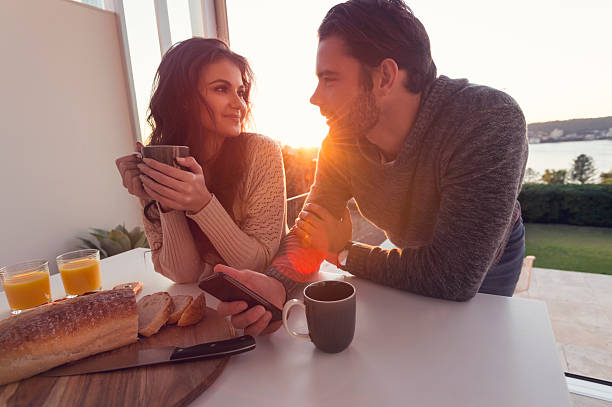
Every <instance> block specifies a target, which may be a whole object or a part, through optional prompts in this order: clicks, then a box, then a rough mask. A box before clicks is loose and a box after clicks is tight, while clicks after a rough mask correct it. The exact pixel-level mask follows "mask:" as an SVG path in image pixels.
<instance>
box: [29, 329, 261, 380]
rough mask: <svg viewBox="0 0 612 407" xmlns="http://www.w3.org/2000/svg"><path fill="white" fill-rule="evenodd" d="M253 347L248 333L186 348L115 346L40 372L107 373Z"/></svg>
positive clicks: (253, 340) (232, 353)
mask: <svg viewBox="0 0 612 407" xmlns="http://www.w3.org/2000/svg"><path fill="white" fill-rule="evenodd" d="M253 349H255V339H254V338H253V337H252V336H250V335H244V336H240V337H238V338H232V339H227V340H224V341H217V342H207V343H201V344H199V345H194V346H190V347H188V348H177V347H174V346H164V347H159V348H153V349H129V348H127V349H117V350H114V351H111V352H107V353H103V354H99V355H94V356H90V357H88V358H86V359H81V360H78V361H76V362H72V363H68V364H65V365H62V366H59V367H56V368H55V369H51V370H48V371H46V372H44V373H42V374H41V375H42V376H73V375H80V374H87V373H99V372H108V371H111V370H119V369H127V368H129V367H138V366H147V365H155V364H160V363H171V362H181V361H185V360H196V359H213V358H221V357H226V356H231V355H237V354H239V353H243V352H248V351H250V350H253Z"/></svg>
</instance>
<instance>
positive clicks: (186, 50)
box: [144, 38, 253, 260]
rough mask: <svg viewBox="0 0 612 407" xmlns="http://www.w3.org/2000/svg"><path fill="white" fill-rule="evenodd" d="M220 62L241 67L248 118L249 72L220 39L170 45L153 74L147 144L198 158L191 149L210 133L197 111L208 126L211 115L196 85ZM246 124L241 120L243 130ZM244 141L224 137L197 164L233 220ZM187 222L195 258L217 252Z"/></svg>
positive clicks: (242, 168) (147, 213) (146, 211)
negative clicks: (208, 158) (182, 149)
mask: <svg viewBox="0 0 612 407" xmlns="http://www.w3.org/2000/svg"><path fill="white" fill-rule="evenodd" d="M220 59H227V60H229V61H230V62H232V63H234V64H235V65H236V66H237V67H238V68H239V69H240V72H241V74H242V82H243V85H244V100H245V103H246V105H247V114H246V116H247V119H248V118H249V117H250V113H251V104H250V99H249V96H250V91H251V85H252V83H253V73H252V71H251V68H250V66H249V63H248V62H247V60H246V59H245V58H244V57H242V56H240V55H238V54H236V53H234V52H232V51H231V50H230V49H229V48H228V46H227V45H226V44H225V43H224V42H222V41H220V40H217V39H214V38H191V39H188V40H185V41H182V42H179V43H177V44H175V45H174V46H172V47H171V48H170V49H169V50H168V52H166V54H165V55H164V57H163V58H162V61H161V63H160V65H159V68H158V69H157V73H156V74H155V81H154V83H153V95H152V96H151V102H150V104H149V115H148V117H147V122H148V123H149V125H150V126H151V129H152V130H153V131H152V133H151V139H150V142H149V145H164V144H165V145H186V146H189V148H190V152H191V155H193V156H194V157H195V158H196V159H198V155H200V157H202V156H203V155H202V154H199V153H201V152H198V151H194V150H195V149H196V148H202V147H201V146H203V145H204V146H206V145H207V143H206V140H207V138H208V140H210V139H211V136H212V134H210V133H211V130H210V129H205V127H204V123H203V122H202V109H203V108H204V109H207V110H208V112H209V114H210V117H211V118H212V120H213V122H214V113H213V111H212V109H211V107H210V106H209V105H208V104H207V103H206V100H205V99H204V97H203V96H202V94H201V93H200V91H199V88H198V82H199V79H200V74H201V72H202V69H203V68H204V67H206V66H207V65H208V64H211V63H213V62H216V61H218V60H220ZM245 121H246V119H245ZM245 121H243V122H242V126H243V130H244V125H245ZM246 138H247V135H246V134H244V133H241V134H240V135H239V136H238V137H228V138H225V139H224V142H223V145H222V146H221V149H220V151H219V152H218V154H216V158H215V159H214V160H213V161H212V162H200V161H202V160H201V159H200V160H198V164H200V165H201V166H202V168H203V169H204V174H205V176H206V187H207V188H208V190H209V191H210V192H211V193H213V194H214V195H215V196H216V197H217V199H218V200H219V202H220V203H221V205H222V206H223V207H224V208H225V210H226V211H227V212H228V213H229V214H230V216H231V217H232V219H235V214H234V212H233V209H232V207H233V203H234V200H235V199H236V194H237V192H238V185H239V183H240V181H241V180H242V178H243V176H244V173H245V170H246ZM208 145H210V143H209V144H208ZM153 203H154V202H150V203H149V204H147V205H146V206H145V208H144V214H145V217H146V218H147V219H149V220H150V221H159V218H157V219H156V218H155V217H154V216H153V215H151V213H150V209H151V205H152V204H153ZM188 223H189V228H190V230H191V233H192V235H193V238H194V240H195V242H196V246H197V248H198V252H199V253H200V257H201V258H202V259H203V260H204V257H205V255H206V254H207V253H209V252H211V251H213V252H215V253H216V250H215V248H214V247H213V246H212V244H211V242H210V240H209V239H208V237H207V236H206V235H205V234H204V233H203V232H202V230H201V229H200V228H199V227H198V226H197V224H196V223H195V222H194V221H193V220H191V219H188ZM217 254H218V253H217Z"/></svg>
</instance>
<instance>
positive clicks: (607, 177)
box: [599, 170, 612, 184]
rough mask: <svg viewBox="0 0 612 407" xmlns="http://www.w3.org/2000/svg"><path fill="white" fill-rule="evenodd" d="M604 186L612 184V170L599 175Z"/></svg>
mask: <svg viewBox="0 0 612 407" xmlns="http://www.w3.org/2000/svg"><path fill="white" fill-rule="evenodd" d="M599 178H601V183H602V184H612V170H610V171H608V172H602V173H601V174H599Z"/></svg>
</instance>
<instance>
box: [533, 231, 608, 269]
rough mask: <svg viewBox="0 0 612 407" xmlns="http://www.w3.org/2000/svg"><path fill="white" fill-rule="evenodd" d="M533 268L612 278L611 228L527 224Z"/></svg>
mask: <svg viewBox="0 0 612 407" xmlns="http://www.w3.org/2000/svg"><path fill="white" fill-rule="evenodd" d="M525 229H526V246H527V253H526V255H534V256H536V259H535V262H534V267H543V268H552V269H558V270H571V271H584V272H588V273H599V274H610V275H612V228H599V227H587V226H570V225H550V224H541V223H526V224H525Z"/></svg>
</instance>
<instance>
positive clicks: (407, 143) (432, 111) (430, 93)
mask: <svg viewBox="0 0 612 407" xmlns="http://www.w3.org/2000/svg"><path fill="white" fill-rule="evenodd" d="M467 85H468V81H467V79H450V78H448V77H447V76H440V77H438V78H437V79H436V80H435V81H434V82H432V83H431V85H429V87H427V88H426V89H425V90H424V91H423V97H422V98H421V105H420V106H419V110H418V112H417V117H416V119H415V121H414V124H413V125H412V128H411V129H410V132H409V133H408V134H407V135H406V138H405V139H404V146H403V148H402V149H401V150H400V152H399V154H398V155H397V158H396V159H395V160H394V161H391V162H387V163H382V162H381V160H380V155H379V152H378V148H377V147H376V146H375V145H373V144H371V143H370V142H368V141H367V140H361V139H360V140H359V149H360V150H361V153H362V155H363V156H364V157H365V158H366V159H367V160H368V161H370V162H371V163H372V164H375V165H378V166H381V167H385V168H389V167H393V166H395V165H400V164H402V163H403V162H405V161H406V160H409V159H410V158H411V157H413V156H414V152H415V151H417V150H416V149H418V148H419V147H420V145H421V144H422V143H423V138H424V137H425V135H426V134H427V130H428V129H429V128H430V127H431V125H432V124H433V122H434V121H435V120H437V119H438V117H437V115H438V112H439V111H440V109H441V108H442V107H443V106H444V105H445V103H444V102H445V100H447V99H448V98H449V97H451V96H452V95H453V94H455V93H456V92H458V91H459V90H461V89H463V88H464V87H466V86H467Z"/></svg>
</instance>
